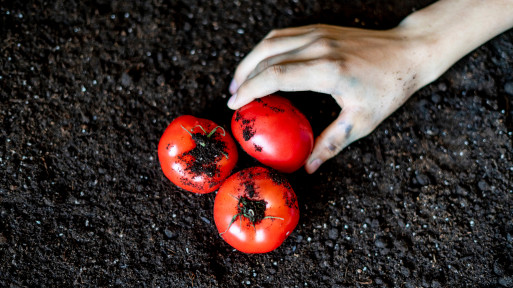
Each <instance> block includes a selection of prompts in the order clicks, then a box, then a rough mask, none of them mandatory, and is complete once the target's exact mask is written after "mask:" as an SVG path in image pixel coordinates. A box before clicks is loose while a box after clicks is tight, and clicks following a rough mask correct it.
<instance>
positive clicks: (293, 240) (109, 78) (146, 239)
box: [0, 0, 513, 288]
mask: <svg viewBox="0 0 513 288" xmlns="http://www.w3.org/2000/svg"><path fill="white" fill-rule="evenodd" d="M432 2H434V0H429V1H427V0H421V1H413V0H408V1H404V0H389V1H381V0H355V1H335V0H328V1H322V2H321V1H314V0H307V1H275V0H273V1H271V0H262V1H249V0H240V1H153V0H140V1H119V0H108V1H107V0H91V1H32V0H28V1H2V4H1V5H0V39H2V40H1V41H2V42H1V43H2V44H0V55H1V57H0V123H1V124H0V142H1V145H0V271H1V272H0V287H131V286H148V287H157V286H160V287H228V288H230V287H426V288H427V287H429V288H437V287H499V288H502V287H513V266H512V265H511V263H513V221H512V217H511V211H512V210H511V209H512V207H513V191H512V187H513V180H512V179H513V177H512V175H513V174H512V173H513V171H512V167H513V155H512V152H511V151H513V110H512V107H513V88H512V87H513V44H512V43H513V31H508V32H506V33H505V34H503V35H501V36H498V37H496V38H495V39H493V40H492V41H490V42H489V43H487V44H485V45H484V46H483V47H480V48H478V49H476V50H475V51H472V52H471V53H470V54H469V55H468V56H466V57H465V58H463V59H462V60H461V61H459V62H458V63H457V64H456V65H455V66H454V67H452V68H451V69H450V70H449V71H448V72H447V73H445V74H444V75H443V76H442V77H441V78H440V79H438V80H436V81H435V82H434V83H432V84H430V85H427V86H426V87H424V88H422V89H421V90H420V91H419V92H417V93H415V94H414V95H413V96H412V97H411V99H410V100H408V101H407V102H406V103H405V104H404V106H403V107H402V108H400V109H398V110H397V111H396V112H395V113H394V114H392V115H391V116H390V118H388V119H387V120H385V121H384V122H383V123H382V124H381V125H379V126H378V127H377V128H376V130H375V131H374V132H372V133H371V134H370V135H369V136H367V137H365V138H363V139H361V140H359V141H357V142H355V143H353V144H351V145H350V146H349V147H347V148H345V149H344V150H343V151H342V153H340V154H339V155H338V156H336V157H334V158H333V159H331V160H330V161H328V162H326V163H325V164H323V166H321V168H320V170H319V171H318V172H317V173H316V174H314V175H307V174H306V173H305V172H304V171H302V170H300V171H297V172H295V173H292V174H289V175H287V176H286V177H287V179H288V180H289V182H290V184H291V185H292V187H293V189H294V191H295V192H296V194H297V198H298V203H299V208H300V211H301V218H300V220H299V224H298V225H297V227H296V229H295V230H294V232H293V233H292V234H291V235H290V236H289V237H288V238H287V240H285V242H284V243H283V244H282V245H281V246H280V247H279V248H278V249H277V250H275V251H273V252H271V253H267V254H260V255H247V254H244V253H239V252H236V251H234V250H233V248H232V247H230V246H229V245H228V244H226V243H225V241H224V240H223V239H221V237H219V235H218V231H217V229H216V227H215V224H214V220H213V215H212V214H213V213H212V209H213V203H214V197H215V195H214V193H211V194H207V195H197V194H193V193H189V192H187V193H184V191H183V190H182V189H179V188H177V187H175V186H174V185H170V183H169V181H168V180H167V179H166V178H165V176H164V175H162V171H161V167H160V164H159V162H158V157H157V152H156V151H157V146H158V143H159V139H160V136H161V135H162V131H164V129H165V128H166V127H167V126H168V124H169V122H170V121H171V120H172V119H174V118H176V117H177V116H179V115H195V116H198V117H202V118H207V119H210V120H213V121H214V122H215V123H218V124H221V125H227V124H228V123H230V121H231V118H232V116H233V111H231V110H229V109H228V108H227V107H226V101H227V99H228V97H229V96H230V95H229V92H228V87H229V84H230V81H231V79H232V77H233V73H234V71H235V68H236V67H237V64H238V63H240V61H241V60H242V59H243V57H244V56H246V55H248V53H249V52H250V51H251V49H252V48H253V47H254V46H255V45H256V44H257V43H258V42H259V41H260V39H262V38H263V37H265V35H267V34H268V33H269V32H270V31H271V30H272V29H276V28H285V27H297V26H302V25H308V24H316V23H327V24H336V25H346V26H351V27H358V28H369V29H379V30H382V29H389V28H392V27H394V26H396V25H397V24H398V23H399V22H400V21H401V20H402V19H403V18H404V17H405V16H406V15H408V14H410V13H411V12H412V11H416V10H419V9H421V8H423V7H425V6H426V5H428V4H430V3H432ZM239 84H241V83H239ZM280 95H282V96H285V97H287V98H289V99H290V100H291V101H292V102H293V104H294V105H295V106H296V107H297V108H298V110H300V111H301V112H303V113H304V114H305V115H306V116H307V118H308V120H309V121H310V123H311V124H312V128H313V130H314V132H315V135H319V134H320V133H321V132H322V131H323V129H324V128H325V127H326V126H327V125H329V124H330V123H331V122H332V121H333V120H334V119H336V117H337V115H339V112H340V108H339V107H338V105H337V103H336V102H335V101H334V100H333V99H332V98H331V97H330V96H328V95H322V94H313V93H310V92H304V93H293V94H289V93H281V94H280ZM355 129H356V128H355ZM195 132H198V130H195ZM227 132H229V131H227ZM247 136H248V137H249V136H250V133H248V135H247ZM241 154H243V153H241ZM256 165H258V163H255V161H254V160H252V159H251V158H250V157H249V156H247V155H242V156H241V157H240V160H239V162H238V164H237V167H236V168H235V171H234V172H236V171H237V170H241V169H243V168H246V167H250V166H256ZM264 221H265V220H264ZM234 225H236V223H235V224H234Z"/></svg>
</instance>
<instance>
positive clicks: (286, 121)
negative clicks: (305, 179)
mask: <svg viewBox="0 0 513 288" xmlns="http://www.w3.org/2000/svg"><path fill="white" fill-rule="evenodd" d="M232 133H233V136H234V137H235V140H237V141H238V142H239V143H240V145H241V146H242V149H244V151H246V152H247V153H248V154H249V155H251V156H252V157H253V158H255V159H257V160H258V161H260V162H261V163H262V164H265V165H267V166H270V167H272V168H274V169H276V170H278V171H281V172H285V173H291V172H294V171H296V170H298V169H299V168H301V166H303V165H304V164H305V162H306V159H307V158H308V156H309V155H310V153H311V152H312V148H313V143H314V137H313V132H312V127H311V126H310V122H308V119H306V117H305V115H303V114H302V113H301V112H300V111H299V110H297V109H296V108H295V107H294V106H293V105H292V103H291V102H290V101H289V100H288V99H286V98H283V97H280V96H276V95H269V96H266V97H263V98H260V99H256V100H254V101H253V102H251V103H249V104H247V105H245V106H243V107H241V108H240V109H238V110H237V111H235V113H234V114H233V117H232Z"/></svg>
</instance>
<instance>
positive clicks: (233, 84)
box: [228, 79, 239, 95]
mask: <svg viewBox="0 0 513 288" xmlns="http://www.w3.org/2000/svg"><path fill="white" fill-rule="evenodd" d="M237 89H239V85H238V84H237V81H235V79H233V80H232V82H231V83H230V88H228V90H230V93H232V95H233V94H235V92H237Z"/></svg>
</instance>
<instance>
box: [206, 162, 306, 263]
mask: <svg viewBox="0 0 513 288" xmlns="http://www.w3.org/2000/svg"><path fill="white" fill-rule="evenodd" d="M298 220H299V208H298V203H297V198H296V194H295V193H294V191H293V190H292V187H291V186H290V184H289V183H288V182H287V180H286V179H285V178H284V177H283V176H282V175H280V174H279V173H278V172H276V171H275V170H270V169H268V168H263V167H252V168H248V169H245V170H242V171H240V172H238V173H236V174H233V175H232V176H230V177H229V178H228V179H226V181H225V182H224V183H223V184H222V185H221V187H220V188H219V191H218V192H217V195H216V199H215V202H214V221H215V223H216V226H217V230H218V231H219V233H220V235H221V237H223V239H224V240H225V241H226V242H228V244H230V245H231V246H232V247H234V248H235V249H237V250H239V251H242V252H245V253H266V252H269V251H272V250H274V249H276V248H278V246H280V245H281V243H283V241H284V240H285V239H286V238H287V237H288V236H289V234H290V233H291V232H292V231H293V230H294V228H295V227H296V225H297V223H298Z"/></svg>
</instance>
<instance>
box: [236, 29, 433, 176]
mask: <svg viewBox="0 0 513 288" xmlns="http://www.w3.org/2000/svg"><path fill="white" fill-rule="evenodd" d="M413 40H414V39H412V38H409V37H407V35H406V34H404V33H403V31H402V29H401V28H400V27H398V28H395V29H392V30H386V31H376V30H364V29H356V28H345V27H337V26H328V25H311V26H305V27H298V28H289V29H283V30H274V31H272V32H271V33H269V34H268V35H267V36H266V37H265V38H264V39H263V40H262V41H261V42H260V43H259V44H258V45H257V46H256V47H255V48H254V49H253V51H251V52H250V53H249V54H248V55H247V57H245V59H244V60H243V61H242V62H241V63H240V65H239V66H238V67H237V69H236V71H235V76H234V79H233V81H232V84H231V85H230V92H231V93H232V94H234V95H233V96H232V97H231V98H230V100H229V101H228V106H229V107H230V108H232V109H238V108H240V107H242V106H244V105H245V104H248V103H249V102H251V101H252V100H253V99H255V98H259V97H264V96H266V95H268V94H271V93H274V92H276V91H315V92H320V93H325V94H330V95H331V96H333V98H334V99H335V100H336V102H337V103H338V105H340V107H341V108H342V110H341V112H340V115H339V116H338V117H337V119H336V120H335V121H334V122H333V123H331V124H330V125H329V126H328V127H327V128H326V129H325V130H324V131H323V132H322V133H321V134H320V135H319V136H318V137H317V139H316V141H315V146H314V149H313V151H312V154H311V155H310V157H309V159H308V160H307V162H306V164H305V169H306V171H307V172H308V173H313V172H315V171H316V170H317V169H318V168H319V166H320V165H321V164H322V163H324V162H325V161H326V160H328V159H330V158H332V157H333V156H335V155H337V154H338V153H339V152H340V151H341V150H342V149H343V148H344V147H346V146H347V145H349V144H351V143H352V142H353V141H356V140H358V139H360V138H362V137H364V136H366V135H367V134H369V133H370V132H371V131H372V130H374V128H376V126H377V125H378V124H379V123H381V122H382V121H383V120H384V119H385V118H386V117H388V116H389V115H390V114H392V113H393V112H394V111H395V110H396V109H397V108H398V107H399V106H401V105H402V104H403V103H404V102H405V101H406V100H407V98H408V97H409V96H410V95H411V94H413V93H414V92H415V91H416V90H417V89H419V88H420V87H422V86H423V85H425V84H426V81H430V80H429V75H430V74H429V73H426V72H429V71H423V70H421V68H420V66H419V63H418V60H417V59H422V58H425V57H423V55H420V54H423V53H427V52H423V51H422V50H421V49H418V47H421V46H420V45H419V46H416V45H415V41H413ZM424 75H426V76H424ZM239 84H240V85H239ZM312 101H318V100H316V99H312Z"/></svg>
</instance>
